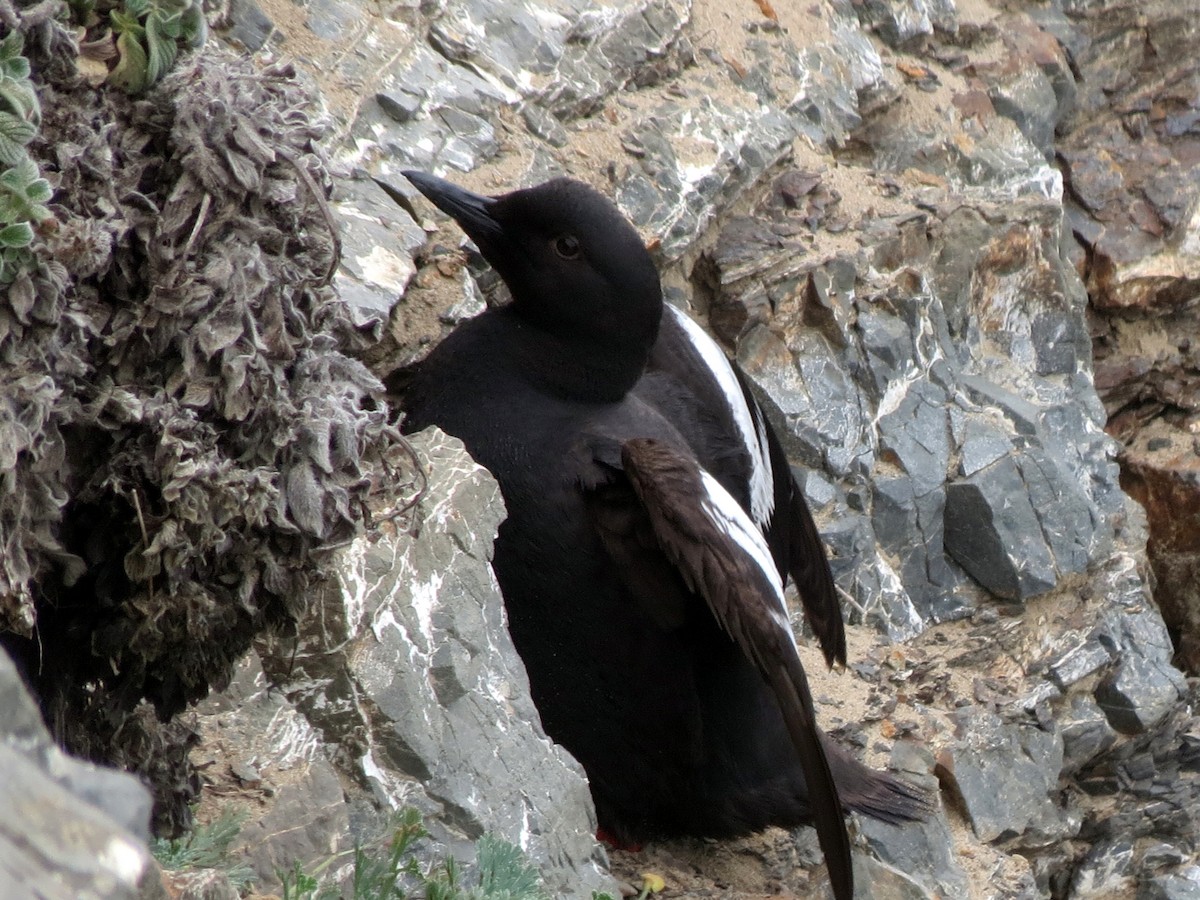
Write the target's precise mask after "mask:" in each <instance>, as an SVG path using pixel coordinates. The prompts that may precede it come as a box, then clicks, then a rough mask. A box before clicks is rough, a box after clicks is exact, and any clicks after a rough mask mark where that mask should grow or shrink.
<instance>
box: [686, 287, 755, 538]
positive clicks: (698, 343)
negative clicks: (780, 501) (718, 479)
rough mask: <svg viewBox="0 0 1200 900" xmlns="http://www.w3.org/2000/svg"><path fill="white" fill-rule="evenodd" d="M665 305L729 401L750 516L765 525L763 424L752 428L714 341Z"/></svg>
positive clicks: (743, 401) (746, 408)
mask: <svg viewBox="0 0 1200 900" xmlns="http://www.w3.org/2000/svg"><path fill="white" fill-rule="evenodd" d="M666 306H667V309H669V310H670V311H671V313H672V314H673V315H674V316H675V321H677V322H678V323H679V324H680V326H681V327H682V328H683V331H684V334H686V335H687V338H688V340H689V341H690V342H691V344H692V347H693V348H695V350H696V352H697V353H699V354H700V358H701V359H703V360H704V364H705V365H706V366H708V370H709V371H710V372H711V373H712V375H713V378H715V379H716V381H717V385H718V386H719V387H720V388H721V393H723V394H724V395H725V401H726V402H727V403H728V404H729V410H730V412H731V413H732V414H733V421H734V422H735V423H736V424H737V429H738V432H739V433H740V434H741V436H742V443H743V444H744V445H745V447H746V452H747V453H748V454H750V513H751V515H753V516H754V521H755V522H756V523H757V524H758V526H759V527H760V528H765V527H766V525H767V521H768V520H769V519H770V518H771V513H772V512H774V510H775V483H774V476H773V474H772V472H771V457H770V452H769V451H768V449H767V435H766V431H765V426H764V425H762V424H761V423H760V425H759V427H758V428H755V425H754V419H753V417H752V416H751V414H750V407H749V405H747V403H746V396H745V394H743V393H742V386H741V385H740V384H739V383H738V380H737V376H736V375H734V374H733V367H732V366H731V365H730V364H729V360H728V359H727V358H726V356H725V353H724V352H723V351H722V350H721V348H720V347H718V346H717V342H716V341H714V340H713V339H712V338H711V337H709V336H708V334H707V332H705V330H704V329H703V328H701V327H700V326H699V325H697V324H696V322H694V321H693V320H692V317H691V316H689V315H688V314H687V313H685V312H684V311H683V310H681V309H677V308H675V307H674V306H671V305H670V304H666Z"/></svg>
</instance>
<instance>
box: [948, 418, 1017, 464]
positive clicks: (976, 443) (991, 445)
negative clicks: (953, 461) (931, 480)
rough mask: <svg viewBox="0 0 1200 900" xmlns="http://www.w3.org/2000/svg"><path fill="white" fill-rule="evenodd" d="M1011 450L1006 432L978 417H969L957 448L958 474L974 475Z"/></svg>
mask: <svg viewBox="0 0 1200 900" xmlns="http://www.w3.org/2000/svg"><path fill="white" fill-rule="evenodd" d="M1012 450H1013V444H1012V440H1011V439H1010V438H1009V437H1008V435H1007V434H1005V433H1004V432H1002V431H1000V430H999V429H998V428H995V427H993V426H992V425H990V424H988V423H986V422H982V421H980V420H979V419H971V420H969V421H968V422H967V425H966V434H965V436H964V438H963V441H962V446H961V447H960V448H959V465H958V471H959V474H960V475H963V476H970V475H974V474H975V473H976V472H978V471H979V470H980V469H984V468H987V467H988V466H990V465H991V464H992V463H994V462H995V461H996V460H998V459H1001V458H1002V457H1004V456H1007V455H1008V454H1009V453H1011V452H1012Z"/></svg>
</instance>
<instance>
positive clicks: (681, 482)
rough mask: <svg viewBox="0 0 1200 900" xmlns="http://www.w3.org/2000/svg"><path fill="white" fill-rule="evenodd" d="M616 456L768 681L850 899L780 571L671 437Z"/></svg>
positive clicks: (757, 535)
mask: <svg viewBox="0 0 1200 900" xmlns="http://www.w3.org/2000/svg"><path fill="white" fill-rule="evenodd" d="M621 462H622V468H623V470H624V473H625V476H626V477H627V478H628V481H629V484H630V485H631V486H632V488H633V491H634V493H635V494H636V496H637V498H638V499H639V500H640V501H641V506H642V508H643V509H644V511H645V514H646V515H647V516H648V518H649V522H650V528H651V531H652V533H653V537H654V539H655V541H656V543H657V545H658V549H659V550H660V551H661V554H662V555H663V556H665V558H666V559H667V560H669V562H670V563H671V564H672V565H673V567H674V568H675V569H676V570H677V571H678V574H679V576H680V577H681V578H682V580H683V582H684V583H685V584H686V585H687V587H688V588H689V589H690V590H691V591H692V592H693V593H695V594H697V595H699V596H700V597H702V598H703V599H704V601H705V602H706V603H707V605H708V608H709V610H710V611H711V612H712V615H713V617H714V618H715V619H716V620H717V622H718V623H719V624H720V626H721V628H722V629H724V630H725V632H726V633H727V634H729V635H730V637H731V638H733V640H734V641H735V642H736V643H737V645H738V646H739V647H740V648H741V650H742V652H743V653H745V654H746V656H747V657H748V658H749V659H750V660H751V661H752V662H753V663H754V665H755V666H756V667H757V668H758V670H759V672H760V673H761V674H762V676H763V678H764V679H765V680H766V681H767V683H768V684H769V685H770V686H771V688H772V690H773V692H774V694H775V697H776V699H777V700H778V702H779V707H780V710H781V711H782V713H783V718H784V721H785V722H786V724H787V728H788V732H789V734H790V735H791V738H792V743H793V744H794V745H795V747H796V751H797V753H798V754H799V756H800V761H801V764H802V765H803V767H804V775H805V780H806V782H807V784H808V790H809V801H810V803H811V806H812V811H813V820H814V824H815V825H816V829H817V836H818V838H819V840H820V843H821V849H822V851H823V853H824V855H825V860H826V863H827V864H828V867H829V874H830V880H831V882H832V884H833V888H834V895H835V897H837V898H838V900H849V898H850V897H851V896H852V895H853V876H852V871H851V861H850V841H849V837H848V836H847V833H846V823H845V820H844V818H843V812H842V804H841V801H840V798H839V796H838V790H837V785H836V784H835V782H834V780H833V774H832V772H831V771H830V768H829V762H828V760H827V759H826V756H825V750H824V747H823V746H822V743H821V735H820V732H819V731H818V729H817V724H816V715H815V713H814V710H813V705H812V693H811V691H810V690H809V686H808V679H807V677H806V676H805V674H804V667H803V665H802V664H801V662H800V656H799V654H798V652H797V650H796V644H795V639H794V637H793V635H792V631H791V627H790V624H789V622H788V618H787V607H786V604H785V603H784V599H783V592H782V586H781V584H780V578H779V575H778V572H777V570H776V569H775V566H774V563H773V561H772V558H771V554H770V550H769V549H768V547H767V545H766V542H765V540H764V539H763V537H762V534H761V532H760V531H759V530H758V528H757V527H756V526H755V525H754V523H753V521H751V519H750V517H749V516H748V515H747V514H746V513H745V512H744V511H743V510H742V508H741V507H740V506H739V505H738V503H737V501H735V500H734V499H733V497H732V496H730V495H729V493H728V492H726V491H725V490H724V489H723V488H722V487H721V486H720V484H719V483H717V481H716V480H715V479H713V478H712V477H711V476H708V475H707V473H705V472H704V471H703V470H702V469H701V468H700V467H699V465H698V464H697V463H696V462H695V460H693V459H691V458H690V457H689V456H685V455H684V454H682V453H679V452H678V451H676V450H674V449H673V448H671V447H670V446H668V445H667V444H665V443H662V442H660V441H655V440H652V439H646V438H638V439H635V440H630V441H626V442H625V443H624V445H623V446H622V448H621ZM643 540H644V537H643Z"/></svg>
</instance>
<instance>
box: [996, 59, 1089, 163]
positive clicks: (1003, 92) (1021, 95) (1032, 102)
mask: <svg viewBox="0 0 1200 900" xmlns="http://www.w3.org/2000/svg"><path fill="white" fill-rule="evenodd" d="M1068 71H1069V70H1068ZM1071 84H1072V85H1073V84H1074V81H1071ZM988 96H989V97H990V98H991V100H992V106H994V107H995V109H996V112H998V113H999V114H1000V115H1002V116H1007V117H1008V118H1010V119H1012V121H1013V122H1014V123H1015V124H1016V126H1017V127H1018V128H1020V129H1021V133H1022V134H1023V135H1025V137H1027V138H1028V139H1029V142H1030V143H1031V144H1033V146H1035V147H1037V149H1038V150H1040V151H1041V153H1042V155H1043V156H1045V157H1046V158H1050V157H1051V156H1052V155H1053V150H1054V128H1055V126H1056V125H1057V124H1058V117H1059V101H1058V96H1057V94H1056V92H1055V89H1054V85H1052V84H1051V82H1050V79H1049V78H1048V77H1047V76H1046V74H1045V73H1044V72H1042V70H1041V69H1038V68H1034V67H1032V66H1026V67H1023V68H1021V69H1020V70H1019V71H1018V72H1016V73H1015V74H1014V75H1013V76H1012V77H1010V78H1007V79H1005V80H1003V81H1001V82H999V83H997V84H993V85H992V86H991V87H990V88H989V90H988Z"/></svg>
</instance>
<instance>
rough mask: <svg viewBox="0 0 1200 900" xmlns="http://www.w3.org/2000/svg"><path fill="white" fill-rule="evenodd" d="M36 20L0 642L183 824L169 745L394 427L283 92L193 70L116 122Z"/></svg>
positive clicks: (93, 752)
mask: <svg viewBox="0 0 1200 900" xmlns="http://www.w3.org/2000/svg"><path fill="white" fill-rule="evenodd" d="M43 5H45V4H43ZM35 9H40V7H36V8H35ZM4 12H5V13H9V12H14V11H13V10H12V8H11V7H9V8H8V9H6V10H4ZM32 12H33V10H28V11H25V13H26V17H25V18H24V19H22V18H21V13H22V11H15V13H14V15H15V18H14V17H13V16H9V15H5V16H0V32H5V31H7V28H10V27H14V26H15V27H20V28H23V29H25V30H26V31H27V35H26V37H27V40H26V48H27V49H26V52H27V53H28V54H29V56H30V61H31V63H32V65H33V73H34V74H33V77H34V80H35V82H36V83H37V88H38V94H39V97H40V99H41V103H42V108H43V120H42V123H41V127H40V134H39V137H38V138H37V139H36V141H35V143H34V144H33V145H32V146H31V148H30V152H31V154H32V155H33V156H34V158H35V159H36V160H37V161H38V163H39V165H40V166H41V169H42V173H43V175H44V176H45V177H46V178H48V179H49V180H50V181H51V183H52V184H54V186H55V188H56V191H55V196H54V200H53V203H52V204H51V208H52V210H53V212H54V214H55V216H56V218H57V223H54V222H51V223H50V225H52V226H53V225H56V227H52V228H44V229H43V230H42V233H41V234H40V235H39V238H38V243H37V244H36V250H37V260H38V263H37V268H36V270H35V271H30V272H27V273H24V274H23V275H21V276H19V277H18V280H17V281H16V282H14V283H13V284H12V285H11V286H10V287H9V289H8V290H6V291H5V292H4V293H3V295H2V299H0V484H2V485H3V490H0V548H2V552H0V639H2V640H3V642H4V644H5V645H6V646H7V648H8V649H9V651H10V652H11V653H12V654H13V655H14V656H15V657H16V658H17V659H18V660H19V662H20V663H21V665H22V666H23V668H24V670H25V672H26V675H27V677H28V678H29V680H30V681H31V682H32V684H33V685H34V686H35V688H36V690H37V692H38V694H39V696H40V697H41V699H42V703H43V706H44V708H45V711H46V713H47V716H48V718H49V719H50V721H51V724H52V727H54V728H55V729H56V731H57V732H58V736H59V738H60V739H61V740H62V741H63V742H64V743H65V744H66V745H67V746H68V747H70V748H71V749H73V750H74V751H76V752H79V753H82V754H84V755H86V756H90V757H93V758H99V759H103V760H105V761H108V762H113V763H117V764H119V765H123V766H125V767H127V768H130V769H132V770H135V771H141V772H143V773H144V774H146V775H147V776H148V777H149V778H150V779H151V780H152V781H153V782H154V784H155V787H156V789H157V791H158V795H159V800H160V804H159V810H160V826H166V827H168V828H171V827H175V826H178V825H180V824H182V821H183V819H184V818H185V817H186V812H185V810H184V804H183V803H182V802H180V801H181V800H182V799H185V798H186V795H187V793H188V790H189V787H188V784H189V781H190V778H189V777H188V775H187V768H186V764H185V761H184V754H185V752H186V744H187V743H188V740H189V733H188V731H187V729H186V728H182V727H181V726H178V725H174V726H162V725H160V724H159V722H160V721H165V720H166V719H168V718H169V717H170V716H171V715H172V714H174V713H176V712H177V711H179V710H180V709H182V708H183V707H184V706H185V705H186V704H187V703H189V702H191V701H193V700H195V699H197V698H199V697H202V696H204V695H205V694H206V693H207V691H208V688H209V686H210V685H220V684H222V683H223V682H224V681H225V680H226V679H227V677H228V672H229V669H230V666H231V664H232V663H233V662H234V661H235V660H236V659H237V658H238V657H239V656H240V655H241V654H242V653H243V652H244V651H245V650H246V649H247V648H248V647H249V645H250V643H251V641H252V640H253V639H254V637H255V636H256V635H257V634H259V633H260V632H261V631H262V630H263V629H264V628H265V627H269V626H272V625H274V626H286V625H288V624H289V623H291V622H292V621H294V619H295V617H296V616H297V615H299V614H300V613H301V612H302V610H300V609H298V608H297V605H298V604H299V603H301V602H302V601H301V600H300V599H299V598H302V597H303V596H304V591H303V587H304V585H305V584H306V583H307V582H308V581H309V580H310V578H311V577H312V576H313V575H314V573H315V571H316V568H317V566H318V565H319V562H320V553H319V552H317V551H319V549H320V548H321V547H324V546H328V545H330V544H334V543H337V542H339V541H343V540H345V539H347V538H348V537H350V536H351V535H352V534H353V533H355V531H356V530H357V528H358V527H359V524H360V522H361V520H362V518H363V515H364V513H363V508H364V507H363V503H362V501H363V500H364V499H365V497H366V495H367V494H368V493H369V492H370V490H371V489H372V485H373V473H376V472H384V471H387V470H388V467H387V466H386V465H380V463H383V462H386V460H385V459H384V457H385V455H386V454H388V453H389V452H390V451H389V447H390V446H391V441H390V438H389V434H390V429H389V428H388V426H387V422H386V420H385V417H386V408H385V407H384V406H383V405H382V403H381V402H380V401H379V397H380V396H381V392H382V389H381V386H380V385H379V383H378V382H377V381H376V379H375V378H374V376H373V375H371V373H370V372H369V371H368V370H367V369H366V368H365V367H364V366H362V365H361V364H360V363H359V362H357V361H356V360H354V359H352V358H351V357H349V356H347V355H345V353H343V352H342V350H341V349H339V348H340V347H345V346H348V345H349V343H352V342H353V340H354V337H355V336H354V333H353V331H352V328H351V326H350V324H349V321H348V319H347V318H346V316H345V314H344V312H343V308H342V305H341V304H340V302H339V301H338V300H337V298H336V297H335V295H334V294H333V292H332V291H331V290H330V289H329V287H328V286H327V274H328V273H329V272H330V271H331V268H332V266H333V265H334V263H335V260H336V254H337V244H336V237H335V235H334V234H333V232H332V231H331V229H330V226H329V224H328V221H327V218H326V214H325V212H324V205H323V197H322V196H318V192H325V191H327V188H328V178H327V173H326V170H325V165H324V161H323V159H322V156H321V152H320V149H319V145H318V141H319V139H320V137H321V129H320V127H319V126H318V125H316V124H314V121H313V112H314V111H313V109H312V107H311V105H310V100H309V97H308V96H307V94H306V93H305V92H304V91H303V90H302V89H301V88H300V87H299V85H298V83H297V81H296V80H295V78H294V77H293V73H292V72H291V71H290V70H288V69H287V68H283V67H280V68H274V69H267V70H265V71H257V70H255V69H254V68H253V66H252V65H251V64H250V63H248V62H246V61H243V60H238V59H236V58H234V57H232V56H230V55H226V54H223V53H222V52H220V51H219V50H216V49H213V48H206V49H204V50H202V51H200V52H199V53H198V54H196V55H195V56H193V57H191V58H190V59H185V60H184V61H183V62H182V64H181V65H180V66H179V67H178V68H177V70H176V71H175V72H174V73H172V74H171V75H170V76H168V77H167V78H166V79H165V80H164V81H163V83H162V84H161V85H160V86H158V87H156V88H155V89H153V90H152V91H151V92H149V93H148V94H146V95H143V96H142V97H140V98H131V97H128V96H126V95H124V94H121V93H119V92H118V91H115V90H112V89H110V88H103V87H102V88H98V89H96V88H92V87H90V86H89V85H88V84H87V83H86V82H84V81H83V80H82V79H81V78H80V77H78V76H77V75H76V74H75V70H74V64H73V59H74V57H73V56H72V55H71V54H75V53H76V52H77V51H76V49H75V47H74V44H73V39H72V38H71V37H70V36H69V35H68V34H67V33H66V32H65V31H63V30H62V28H61V27H60V26H58V25H57V24H56V23H55V22H54V21H52V20H50V19H46V18H42V19H41V21H37V22H35V21H33V20H32V18H31V17H30V15H29V14H30V13H32ZM151 708H152V709H153V713H152V712H151ZM164 800H166V801H168V802H165V803H164V802H162V801H164Z"/></svg>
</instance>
